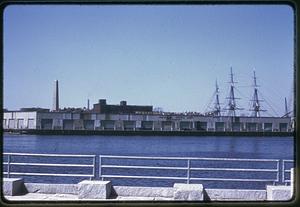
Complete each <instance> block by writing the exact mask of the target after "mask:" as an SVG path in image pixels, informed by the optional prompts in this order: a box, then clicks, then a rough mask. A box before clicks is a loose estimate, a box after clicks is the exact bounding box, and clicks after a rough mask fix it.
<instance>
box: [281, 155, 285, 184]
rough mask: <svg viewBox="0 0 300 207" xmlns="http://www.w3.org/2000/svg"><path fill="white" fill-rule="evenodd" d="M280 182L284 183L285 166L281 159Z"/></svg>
mask: <svg viewBox="0 0 300 207" xmlns="http://www.w3.org/2000/svg"><path fill="white" fill-rule="evenodd" d="M281 171H282V172H281V179H282V180H281V182H282V184H285V177H284V176H285V166H284V160H282V168H281Z"/></svg>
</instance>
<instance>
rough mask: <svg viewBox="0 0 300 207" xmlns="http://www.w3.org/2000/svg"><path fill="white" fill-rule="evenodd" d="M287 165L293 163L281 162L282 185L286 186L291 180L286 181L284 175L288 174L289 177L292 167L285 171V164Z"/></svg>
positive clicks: (290, 161) (291, 161)
mask: <svg viewBox="0 0 300 207" xmlns="http://www.w3.org/2000/svg"><path fill="white" fill-rule="evenodd" d="M287 163H294V161H293V160H282V175H281V176H282V179H281V180H282V183H284V184H286V185H287V183H290V182H291V178H290V179H286V177H285V175H286V173H289V176H291V170H290V169H291V168H292V167H290V168H289V169H286V168H287V166H286V164H287Z"/></svg>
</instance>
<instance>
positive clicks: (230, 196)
mask: <svg viewBox="0 0 300 207" xmlns="http://www.w3.org/2000/svg"><path fill="white" fill-rule="evenodd" d="M204 191H205V193H206V196H207V197H208V199H209V200H212V201H264V200H266V197H267V192H266V190H248V189H204Z"/></svg>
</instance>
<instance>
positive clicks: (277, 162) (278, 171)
mask: <svg viewBox="0 0 300 207" xmlns="http://www.w3.org/2000/svg"><path fill="white" fill-rule="evenodd" d="M279 162H280V160H277V161H276V165H277V166H276V167H277V175H276V181H275V182H273V185H275V184H276V182H277V183H279V182H280V180H279V174H280V165H279Z"/></svg>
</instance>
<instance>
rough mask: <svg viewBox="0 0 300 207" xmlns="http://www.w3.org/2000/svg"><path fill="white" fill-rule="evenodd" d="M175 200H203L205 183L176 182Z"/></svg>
mask: <svg viewBox="0 0 300 207" xmlns="http://www.w3.org/2000/svg"><path fill="white" fill-rule="evenodd" d="M174 200H188V201H190V200H193V201H203V185H202V184H184V183H175V184H174Z"/></svg>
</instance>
